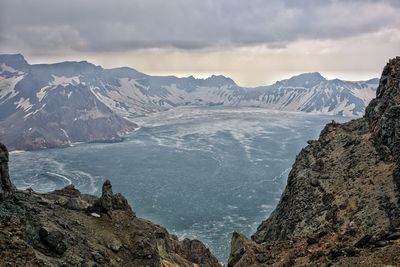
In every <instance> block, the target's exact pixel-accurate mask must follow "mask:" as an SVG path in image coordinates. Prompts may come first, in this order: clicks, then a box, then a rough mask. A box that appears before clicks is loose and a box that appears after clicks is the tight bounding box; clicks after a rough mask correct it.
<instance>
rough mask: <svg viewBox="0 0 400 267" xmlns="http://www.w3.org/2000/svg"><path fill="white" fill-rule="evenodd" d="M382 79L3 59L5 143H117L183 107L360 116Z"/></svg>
mask: <svg viewBox="0 0 400 267" xmlns="http://www.w3.org/2000/svg"><path fill="white" fill-rule="evenodd" d="M377 86H378V79H372V80H368V81H359V82H350V81H342V80H338V79H334V80H326V79H325V78H324V77H323V76H321V74H319V73H317V72H315V73H305V74H301V75H298V76H294V77H292V78H290V79H287V80H283V81H279V82H276V83H274V84H273V85H269V86H260V87H256V88H244V87H240V86H238V85H236V84H235V82H234V81H233V80H232V79H230V78H227V77H224V76H214V75H213V76H211V77H209V78H207V79H195V78H194V77H192V76H190V77H187V78H177V77H174V76H149V75H146V74H144V73H141V72H138V71H136V70H134V69H131V68H115V69H103V68H102V67H100V66H95V65H93V64H91V63H88V62H86V61H81V62H62V63H56V64H37V65H30V64H28V63H27V62H26V60H25V59H24V57H23V56H22V55H20V54H17V55H0V140H2V141H3V142H4V143H5V144H6V145H7V146H8V147H9V148H10V149H11V150H15V149H37V148H47V147H56V146H63V145H68V144H69V143H71V142H98V141H100V142H104V141H118V140H120V139H121V138H120V136H121V135H122V134H124V133H125V132H129V131H132V130H134V129H135V128H136V127H137V125H136V124H135V123H134V122H132V119H133V120H134V118H135V117H136V116H141V115H145V114H148V113H151V112H155V111H162V110H167V109H170V108H173V107H176V106H182V105H197V106H215V105H222V106H230V107H261V108H268V109H275V110H284V111H301V112H314V113H321V114H332V115H344V116H361V115H362V114H363V113H364V110H365V107H366V105H368V103H369V101H370V100H371V99H372V98H373V97H375V91H376V87H377Z"/></svg>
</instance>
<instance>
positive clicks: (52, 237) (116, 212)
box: [0, 144, 220, 267]
mask: <svg viewBox="0 0 400 267" xmlns="http://www.w3.org/2000/svg"><path fill="white" fill-rule="evenodd" d="M0 163H1V165H0V167H1V169H0V171H1V172H0V173H1V191H0V192H1V196H2V198H1V199H0V229H1V231H0V266H165V267H169V266H210V267H211V266H220V264H219V262H218V260H217V259H216V258H215V257H214V256H213V255H212V254H211V252H210V251H209V250H208V248H206V247H205V246H204V244H202V243H201V242H200V241H197V240H187V239H185V240H183V241H179V240H178V238H177V237H176V236H174V235H171V234H169V233H168V231H167V230H166V229H164V228H163V227H161V226H159V225H156V224H153V223H151V222H149V221H146V220H143V219H140V218H138V217H136V215H135V213H134V212H133V211H132V209H131V207H130V206H129V205H128V202H127V200H126V199H125V198H124V197H123V196H122V195H121V194H118V193H117V194H114V193H113V192H112V186H111V183H110V182H109V181H106V182H105V183H104V185H103V192H102V196H101V197H100V198H98V197H95V196H91V195H86V194H81V193H80V192H79V191H78V190H77V189H75V188H74V186H72V185H71V186H67V187H65V188H64V189H61V190H56V191H54V192H50V193H45V194H39V193H35V192H33V191H32V190H16V189H15V188H14V186H13V185H12V184H11V182H10V180H9V175H8V164H7V163H8V153H7V150H6V148H5V147H4V145H2V144H0Z"/></svg>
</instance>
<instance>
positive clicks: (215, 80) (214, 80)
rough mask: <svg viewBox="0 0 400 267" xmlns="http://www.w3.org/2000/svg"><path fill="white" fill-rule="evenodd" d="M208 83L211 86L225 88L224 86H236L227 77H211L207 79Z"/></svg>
mask: <svg viewBox="0 0 400 267" xmlns="http://www.w3.org/2000/svg"><path fill="white" fill-rule="evenodd" d="M205 81H206V82H209V83H211V84H216V85H218V86H223V85H236V83H235V82H234V81H233V80H232V79H231V78H229V77H226V76H224V75H214V74H213V75H211V76H210V77H208V78H207V79H205Z"/></svg>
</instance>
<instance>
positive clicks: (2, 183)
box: [0, 143, 15, 201]
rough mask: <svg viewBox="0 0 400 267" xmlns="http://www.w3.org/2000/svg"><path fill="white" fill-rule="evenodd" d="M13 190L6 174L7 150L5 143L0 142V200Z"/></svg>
mask: <svg viewBox="0 0 400 267" xmlns="http://www.w3.org/2000/svg"><path fill="white" fill-rule="evenodd" d="M14 191H15V187H14V185H13V184H12V183H11V181H10V176H9V174H8V151H7V148H6V147H5V145H3V144H1V143H0V201H1V200H3V199H5V198H7V197H9V196H10V195H12V194H13V192H14Z"/></svg>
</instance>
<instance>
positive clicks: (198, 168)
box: [10, 107, 348, 262]
mask: <svg viewBox="0 0 400 267" xmlns="http://www.w3.org/2000/svg"><path fill="white" fill-rule="evenodd" d="M332 119H335V120H336V121H346V120H348V118H343V117H333V116H322V115H312V114H304V113H286V112H277V111H268V110H263V109H256V108H240V109H228V108H190V107H183V108H176V109H173V110H170V111H167V112H163V113H156V114H152V115H151V116H149V117H145V118H139V119H138V120H137V122H138V123H139V124H140V125H141V126H142V127H141V128H140V129H139V130H138V131H136V132H134V133H132V134H131V135H130V136H129V137H128V138H127V140H126V141H124V142H122V143H115V144H79V145H75V146H73V147H70V148H64V149H49V150H43V151H36V152H17V153H12V154H11V162H10V170H11V176H12V179H13V181H14V183H15V184H16V185H17V186H18V187H19V188H27V187H32V188H33V189H35V190H37V191H50V190H54V189H56V188H61V187H63V186H65V185H68V184H70V183H73V184H75V185H76V186H77V187H78V188H79V189H80V190H81V191H83V192H86V193H92V194H100V189H101V185H102V182H103V180H104V179H105V178H109V179H110V180H111V181H112V184H113V188H114V191H115V192H121V193H123V194H124V195H125V196H126V197H127V199H128V200H129V203H130V204H131V205H132V206H133V209H134V210H135V211H136V213H137V215H138V216H140V217H144V218H147V219H149V220H151V221H153V222H155V223H158V224H161V225H163V226H164V227H166V228H167V229H168V230H169V231H170V232H172V233H175V234H176V235H178V237H179V238H192V239H193V238H195V239H199V240H201V241H203V242H204V243H205V244H207V245H208V246H209V247H210V249H211V251H212V252H213V253H214V254H215V255H216V256H217V257H218V258H219V259H220V260H221V261H224V262H226V261H227V258H228V255H229V242H230V237H231V234H232V232H233V231H238V232H241V233H243V234H245V235H247V236H250V235H251V234H252V233H254V232H255V230H256V228H257V226H258V225H259V224H260V223H261V221H262V220H264V219H265V218H266V217H267V216H268V215H269V214H270V213H271V211H272V210H273V209H274V207H275V206H276V204H277V202H278V200H279V197H280V195H281V193H282V191H283V189H284V187H285V184H286V179H287V175H288V172H289V170H290V167H291V165H292V164H293V162H294V159H295V156H296V155H297V154H298V152H299V151H300V150H301V148H302V147H304V146H305V145H306V141H307V140H309V139H316V138H317V137H318V135H319V132H320V130H321V129H322V128H323V126H324V125H325V124H326V123H327V122H330V121H331V120H332Z"/></svg>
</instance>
